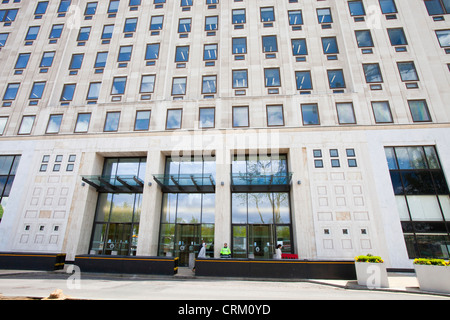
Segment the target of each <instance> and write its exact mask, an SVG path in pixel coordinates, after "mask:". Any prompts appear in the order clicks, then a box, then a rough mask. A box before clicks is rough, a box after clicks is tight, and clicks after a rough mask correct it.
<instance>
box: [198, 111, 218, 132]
mask: <svg viewBox="0 0 450 320" xmlns="http://www.w3.org/2000/svg"><path fill="white" fill-rule="evenodd" d="M215 112H216V109H215V108H200V109H199V124H198V127H199V128H200V129H206V128H214V127H215Z"/></svg>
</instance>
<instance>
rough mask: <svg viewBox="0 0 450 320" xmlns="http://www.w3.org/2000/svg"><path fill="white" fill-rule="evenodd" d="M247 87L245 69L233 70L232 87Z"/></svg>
mask: <svg viewBox="0 0 450 320" xmlns="http://www.w3.org/2000/svg"><path fill="white" fill-rule="evenodd" d="M236 88H248V74H247V70H233V89H236Z"/></svg>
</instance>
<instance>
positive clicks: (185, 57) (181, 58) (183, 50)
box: [175, 46, 189, 62]
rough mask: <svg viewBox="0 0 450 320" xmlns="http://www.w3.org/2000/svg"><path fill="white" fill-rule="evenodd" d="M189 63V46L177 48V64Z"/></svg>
mask: <svg viewBox="0 0 450 320" xmlns="http://www.w3.org/2000/svg"><path fill="white" fill-rule="evenodd" d="M188 61H189V46H183V47H177V48H176V52H175V62H188Z"/></svg>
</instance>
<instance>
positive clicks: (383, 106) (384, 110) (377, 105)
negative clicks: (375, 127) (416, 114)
mask: <svg viewBox="0 0 450 320" xmlns="http://www.w3.org/2000/svg"><path fill="white" fill-rule="evenodd" d="M372 109H373V115H374V117H375V122H376V123H392V122H393V120H392V114H391V108H390V106H389V102H387V101H377V102H372Z"/></svg>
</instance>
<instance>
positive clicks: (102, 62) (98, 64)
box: [94, 52, 108, 68]
mask: <svg viewBox="0 0 450 320" xmlns="http://www.w3.org/2000/svg"><path fill="white" fill-rule="evenodd" d="M107 59H108V52H98V53H97V57H96V59H95V64H94V68H104V67H105V66H106V60H107Z"/></svg>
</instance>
